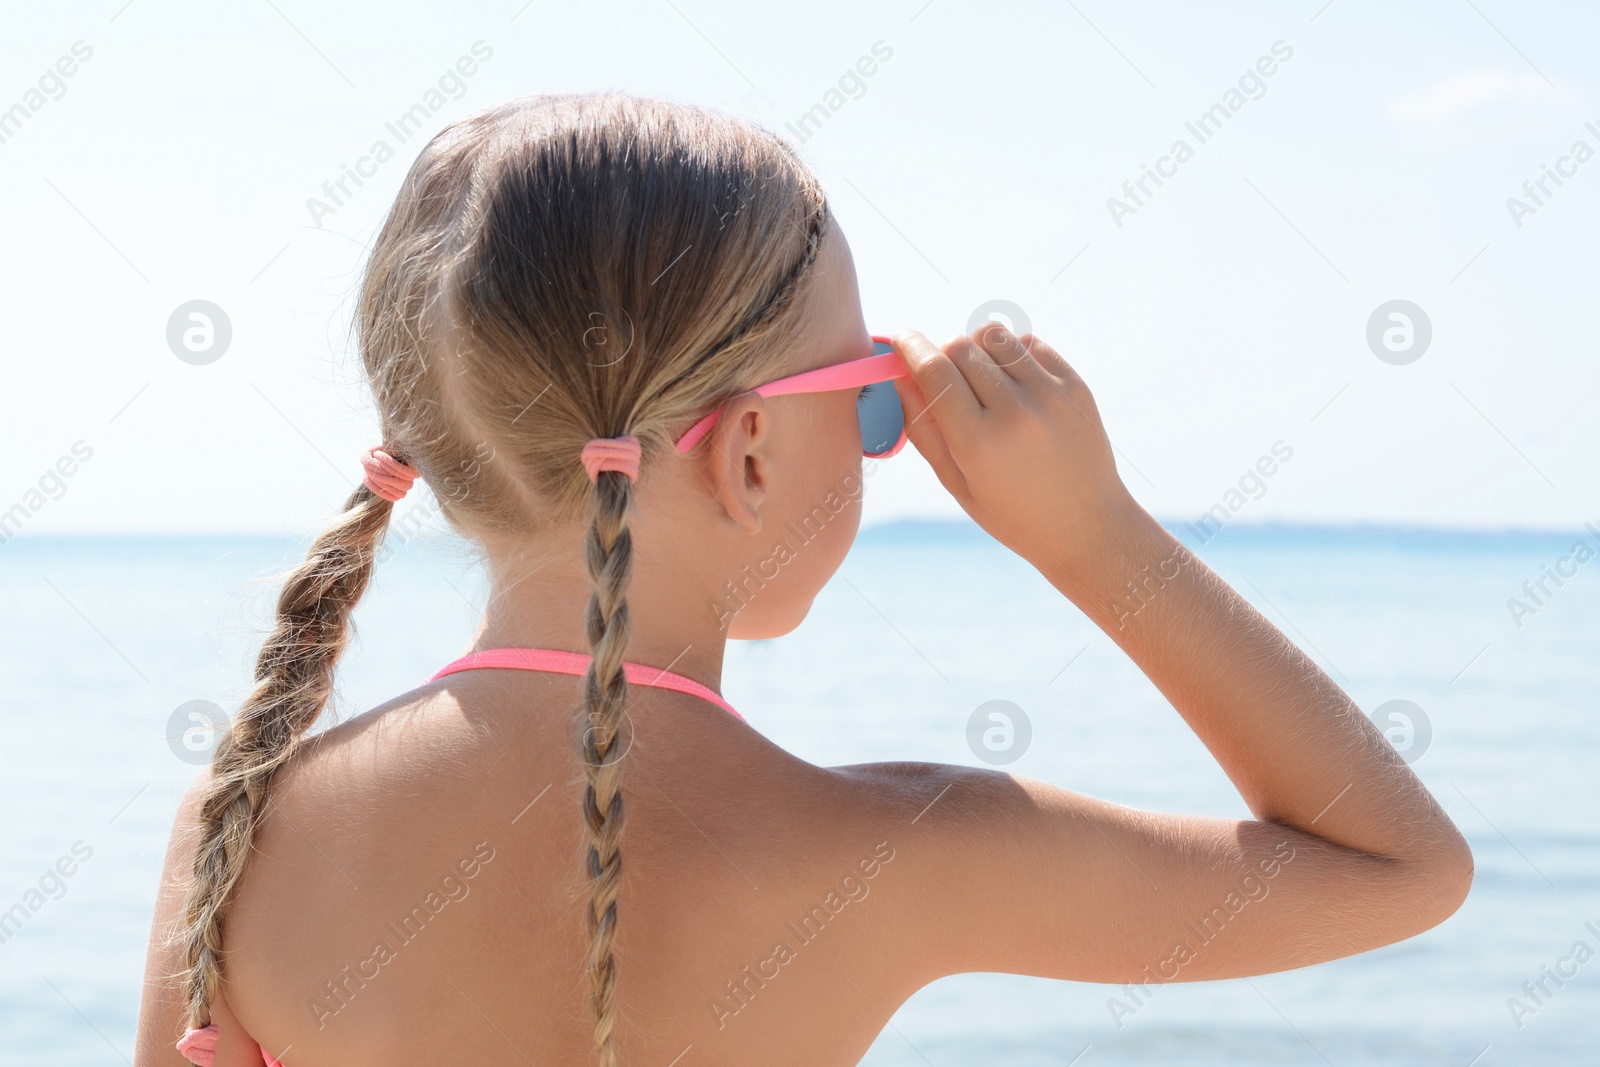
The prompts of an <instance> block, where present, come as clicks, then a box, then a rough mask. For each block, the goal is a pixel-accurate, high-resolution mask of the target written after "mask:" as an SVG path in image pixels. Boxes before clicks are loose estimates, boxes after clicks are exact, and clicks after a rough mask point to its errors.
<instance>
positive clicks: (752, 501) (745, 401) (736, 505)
mask: <svg viewBox="0 0 1600 1067" xmlns="http://www.w3.org/2000/svg"><path fill="white" fill-rule="evenodd" d="M771 421H772V416H771V414H770V413H769V412H768V411H767V402H766V399H765V398H764V397H762V396H761V394H760V393H756V392H749V393H743V394H741V395H739V396H737V397H735V398H734V399H732V400H730V401H729V402H728V404H727V406H726V407H725V408H724V409H723V412H722V417H721V418H720V419H719V420H718V421H717V425H716V426H715V427H714V428H713V429H712V431H711V433H710V434H709V435H708V436H709V437H710V438H711V446H710V449H709V453H708V454H709V455H710V457H711V459H710V461H709V462H710V463H711V478H712V484H713V485H714V486H715V489H714V490H713V493H712V496H713V498H714V499H715V500H716V501H717V502H718V503H719V504H721V505H722V508H723V510H724V511H725V512H727V514H728V517H729V518H730V519H732V520H733V521H734V522H736V523H738V524H739V526H740V527H742V528H743V529H744V531H745V532H746V533H751V534H757V533H760V532H761V506H762V504H763V503H765V501H766V498H767V491H768V489H769V487H770V485H771V479H772V454H771V449H770V447H769V445H768V440H767V434H768V429H769V428H770V426H771Z"/></svg>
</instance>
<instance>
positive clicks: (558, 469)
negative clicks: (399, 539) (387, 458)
mask: <svg viewBox="0 0 1600 1067" xmlns="http://www.w3.org/2000/svg"><path fill="white" fill-rule="evenodd" d="M828 222H829V210H828V203H827V199H826V197H825V196H824V195H823V192H822V190H821V187H820V186H819V185H818V183H817V181H816V179H815V177H814V176H813V175H812V174H811V173H810V172H809V171H808V170H807V168H806V167H805V165H804V164H803V163H802V162H801V161H800V159H799V158H798V156H797V155H796V153H795V151H794V149H793V148H792V147H791V146H790V145H789V144H788V143H787V142H785V141H783V140H782V139H781V138H779V137H778V136H777V135H775V134H773V133H771V132H769V131H766V130H764V129H762V128H760V127H758V126H755V125H753V124H751V123H748V122H745V121H743V120H740V119H737V118H735V117H732V116H729V115H726V114H723V113H720V112H717V111H714V110H711V109H708V108H702V107H696V106H691V105H683V104H675V103H668V102H665V101H660V100H653V99H648V98H641V97H637V96H633V95H630V94H624V93H591V94H576V95H569V94H562V95H548V96H535V97H527V98H523V99H518V100H513V101H509V102H507V103H504V104H501V105H497V106H495V107H491V108H487V109H485V110H483V111H480V112H478V113H476V114H473V115H470V116H468V117H466V118H463V119H461V120H460V121H458V122H455V123H453V124H451V125H450V126H448V127H446V128H445V129H444V130H442V131H440V132H439V133H438V134H437V135H436V136H435V137H434V138H433V139H432V140H431V141H430V142H429V143H428V145H427V146H426V147H425V148H424V149H423V150H422V152H421V154H420V155H419V156H418V158H417V160H416V162H415V163H413V164H412V167H411V170H410V172H409V173H408V174H407V175H406V178H405V181H404V184H403V185H402V186H401V189H400V192H399V195H398V197H397V198H396V200H395V203H394V205H393V206H392V208H391V209H390V211H389V214H388V217H387V218H386V220H385V222H384V224H383V227H382V229H381V230H380V232H379V234H378V237H377V241H376V243H375V245H374V247H373V250H372V253H371V257H370V259H369V260H368V263H367V266H366V270H365V274H364V277H363V281H362V287H361V293H360V302H359V308H358V312H357V320H358V323H359V331H360V349H361V358H362V362H363V364H364V366H365V368H366V372H367V376H368V379H369V381H370V384H371V387H372V391H373V395H374V398H375V400H376V402H377V407H378V411H379V413H380V415H381V419H382V428H383V438H382V440H383V442H384V445H385V448H386V450H387V451H389V452H390V453H391V454H393V455H394V456H395V457H396V458H398V459H400V460H402V461H403V462H405V463H408V464H410V465H412V466H413V467H415V468H416V469H417V470H418V471H419V472H420V475H421V477H422V478H423V479H425V480H426V481H427V483H428V485H429V487H430V488H431V489H432V490H433V491H434V494H435V496H436V497H437V499H438V502H439V505H440V508H441V510H442V513H443V514H444V516H445V518H446V519H447V520H448V521H449V522H450V524H451V525H452V526H453V527H454V528H455V529H456V530H457V531H458V532H460V533H461V534H463V535H464V536H466V537H468V538H470V539H472V540H475V541H477V542H478V543H480V544H482V545H485V546H488V545H491V544H500V545H503V546H506V547H511V546H514V545H515V544H516V543H517V542H519V541H525V540H526V539H527V538H528V536H529V534H530V533H532V532H535V531H538V530H539V529H541V528H544V527H547V526H551V525H554V524H558V523H562V522H564V521H568V520H572V519H574V518H575V517H577V516H581V515H583V514H584V513H585V512H587V513H589V514H590V515H591V516H592V521H591V524H590V526H589V531H588V535H587V538H586V541H585V545H584V550H585V560H586V563H587V567H588V571H589V575H590V579H591V581H592V593H591V596H590V598H589V602H588V608H587V613H586V617H585V618H586V629H587V634H588V639H589V643H590V647H591V649H592V653H593V658H592V661H591V663H590V665H589V668H588V671H587V673H586V674H585V675H584V678H583V716H582V719H581V724H582V729H581V730H580V731H579V732H580V733H581V739H580V740H579V741H578V743H577V747H578V749H579V758H580V759H581V760H582V762H583V764H584V767H585V775H586V778H587V785H586V788H585V791H584V797H583V822H584V828H585V833H586V838H587V849H586V858H585V862H586V868H587V873H588V877H589V894H590V901H589V906H588V908H587V909H586V911H587V921H588V927H589V935H590V950H589V955H588V961H587V972H588V977H589V984H590V991H591V1006H592V1011H593V1018H594V1040H595V1046H596V1048H597V1050H598V1053H599V1060H600V1063H601V1065H602V1067H614V1065H615V1064H616V1062H617V1054H616V1049H615V1030H616V1026H617V1009H616V981H617V965H616V960H615V957H614V952H613V944H614V941H615V937H616V931H617V891H618V884H619V879H620V876H621V871H622V858H621V857H622V853H621V840H622V830H623V824H624V809H623V802H622V793H621V789H620V778H619V774H620V771H621V763H620V760H621V757H622V754H623V751H624V746H625V741H624V740H623V739H622V738H620V737H619V733H620V730H621V727H622V723H623V710H624V705H625V703H626V700H627V694H628V685H627V681H626V678H625V677H624V674H623V670H622V663H623V659H624V652H625V650H626V648H627V645H628V604H627V589H628V579H629V572H630V568H631V565H632V561H633V551H632V537H631V534H630V532H629V528H628V521H629V516H630V513H631V511H632V508H633V500H634V498H633V485H632V483H631V482H630V481H629V479H628V478H627V477H626V476H625V475H624V474H622V473H619V472H610V471H608V472H602V473H601V474H599V476H598V478H597V479H596V480H595V481H594V482H593V483H591V482H590V479H589V477H588V475H587V474H586V472H585V470H584V468H583V466H582V464H581V462H580V460H579V453H580V452H581V450H582V448H583V446H584V444H585V443H586V442H588V441H589V440H590V439H591V438H595V437H615V436H621V435H624V434H631V435H633V436H635V437H637V438H638V439H639V442H640V445H641V447H642V449H643V457H642V460H641V464H640V472H639V477H640V478H647V477H648V476H649V470H650V468H651V466H652V465H653V464H654V463H655V462H658V461H659V459H660V457H661V456H662V455H666V454H669V453H671V452H672V448H673V446H672V442H673V441H674V440H675V439H676V437H677V436H678V435H679V434H681V433H682V432H683V430H685V429H686V428H687V427H688V426H689V425H690V424H691V423H693V421H694V420H695V419H697V418H699V417H700V416H702V415H704V414H705V413H706V412H708V411H710V410H712V409H713V408H715V407H717V406H718V405H719V404H721V403H723V402H725V401H727V400H728V399H730V398H732V397H733V396H736V395H738V394H739V393H741V392H743V391H745V390H747V389H749V388H752V387H753V386H754V385H756V384H759V383H760V382H761V381H763V380H767V379H770V378H773V377H778V376H781V375H782V374H783V373H786V372H787V371H788V370H789V369H791V366H790V365H791V364H792V363H793V362H794V361H795V360H794V357H796V356H797V355H799V354H800V352H801V350H800V344H801V342H802V336H801V316H800V314H799V307H800V304H801V301H800V299H798V294H799V292H800V290H801V289H802V287H803V286H804V284H805V282H806V280H807V278H808V277H809V275H810V271H811V266H812V264H813V262H814V261H815V259H816V256H817V252H818V249H819V247H820V245H821V242H822V239H823V236H824V234H825V232H826V230H827V227H828ZM698 447H704V445H703V444H702V445H701V446H698ZM392 509H393V506H392V505H391V504H390V502H389V501H387V500H385V499H383V498H382V497H380V496H378V495H376V494H374V493H373V492H372V491H371V490H369V489H368V488H366V487H365V486H364V485H363V486H362V487H360V488H358V489H356V490H355V492H353V493H352V494H351V495H350V497H349V499H347V500H346V501H345V504H344V510H343V512H342V513H341V514H340V515H339V516H338V517H337V518H335V519H334V520H333V523H332V525H331V526H329V527H328V529H326V530H325V531H324V532H323V533H322V534H321V535H320V536H319V537H317V539H316V540H315V541H314V542H313V543H312V545H311V548H310V551H309V553H308V557H307V559H306V561H305V562H304V563H302V564H301V565H300V566H299V567H297V568H296V569H295V570H294V571H292V572H291V573H290V574H289V575H288V576H287V578H286V580H285V584H284V588H283V591H282V593H281V595H280V597H279V600H278V604H277V620H276V625H275V627H274V629H273V630H272V632H271V634H270V635H269V636H268V638H267V639H266V641H265V643H264V646H263V648H262V650H261V653H260V656H259V658H258V660H257V662H256V670H255V686H254V688H253V690H252V691H251V693H250V695H249V697H248V698H247V699H246V700H245V702H244V706H243V707H242V708H241V709H240V711H239V713H238V715H237V716H235V717H234V720H233V722H232V724H231V725H230V727H229V728H228V729H227V730H226V732H225V733H224V734H223V736H222V738H221V740H220V742H219V744H218V746H217V749H216V753H215V755H214V757H213V759H212V766H211V779H210V782H209V783H208V787H207V792H206V794H205V796H204V799H203V802H202V804H201V808H200V824H201V827H200V834H201V836H200V839H199V846H198V850H197V852H196V855H195V862H194V878H193V881H192V883H191V884H190V886H189V891H188V900H187V907H186V910H185V930H184V932H183V941H184V951H185V966H186V968H187V970H186V984H187V999H188V1005H189V1020H190V1021H189V1025H190V1026H203V1025H205V1024H206V1023H207V1022H208V1021H209V1019H210V1005H211V1002H212V999H213V997H214V996H215V994H216V991H217V986H218V982H219V980H220V974H221V966H222V961H223V942H224V916H225V913H226V909H227V905H228V901H229V897H230V895H231V893H232V891H233V889H234V887H235V886H236V884H237V883H238V880H239V877H240V875H241V873H242V871H243V869H244V863H245V859H246V857H247V856H248V855H249V853H250V848H251V838H252V834H253V832H254V829H255V826H256V823H257V819H258V817H259V815H260V813H261V811H262V806H263V804H264V802H265V800H266V796H267V791H268V788H269V786H270V784H271V780H272V775H273V772H274V771H276V770H277V769H278V768H279V767H280V766H282V765H283V764H284V763H285V762H286V761H288V760H289V758H290V756H291V754H292V753H293V752H294V750H295V746H296V744H297V742H298V741H299V740H300V739H301V738H302V737H303V735H304V734H305V733H306V731H307V730H308V729H309V728H310V727H311V725H312V724H313V722H314V721H315V720H316V719H317V717H318V715H319V714H320V713H321V711H322V709H323V707H324V705H325V703H326V702H327V700H328V697H329V694H330V691H331V689H332V685H333V673H334V667H335V665H336V663H337V661H338V658H339V655H340V653H341V652H342V651H343V650H344V646H345V644H346V642H347V640H348V623H349V617H350V613H351V611H352V610H353V609H354V607H355V604H356V602H357V601H358V600H359V599H360V597H361V595H362V592H363V591H364V590H365V589H366V586H367V582H368V579H369V578H370V576H371V574H372V567H373V562H374V558H375V556H376V553H377V550H378V547H379V545H380V543H381V541H382V540H383V536H384V533H385V531H386V529H387V527H388V522H389V516H390V513H391V511H392Z"/></svg>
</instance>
